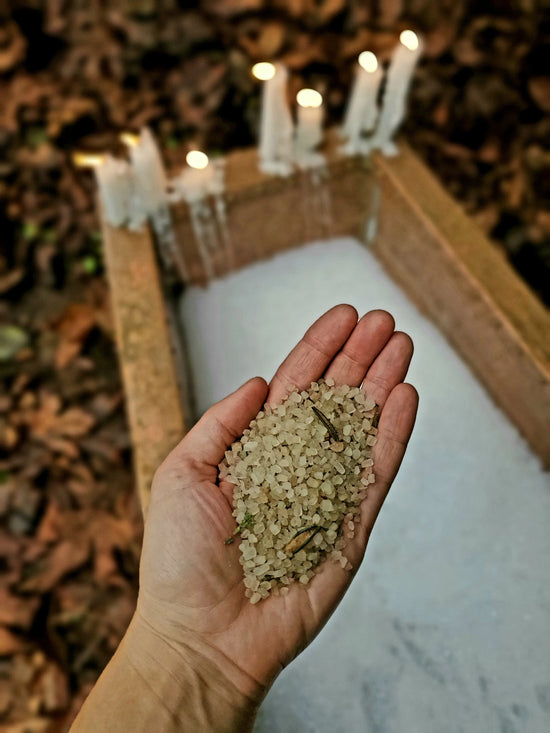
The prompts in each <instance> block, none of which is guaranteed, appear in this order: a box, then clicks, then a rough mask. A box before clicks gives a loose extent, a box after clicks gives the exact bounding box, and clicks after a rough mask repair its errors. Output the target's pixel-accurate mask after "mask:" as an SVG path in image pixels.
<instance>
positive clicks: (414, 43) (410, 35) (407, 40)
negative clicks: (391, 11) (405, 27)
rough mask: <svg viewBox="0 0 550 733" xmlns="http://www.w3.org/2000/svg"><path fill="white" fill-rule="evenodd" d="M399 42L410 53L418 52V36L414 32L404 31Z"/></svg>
mask: <svg viewBox="0 0 550 733" xmlns="http://www.w3.org/2000/svg"><path fill="white" fill-rule="evenodd" d="M399 40H400V41H401V43H402V44H403V45H404V46H405V48H408V49H409V51H416V49H417V48H418V43H419V41H418V36H417V35H416V33H415V32H414V31H403V32H402V33H401V35H400V36H399Z"/></svg>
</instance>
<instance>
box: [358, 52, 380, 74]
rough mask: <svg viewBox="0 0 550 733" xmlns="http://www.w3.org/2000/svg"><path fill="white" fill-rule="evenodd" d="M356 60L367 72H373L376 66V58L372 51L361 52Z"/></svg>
mask: <svg viewBox="0 0 550 733" xmlns="http://www.w3.org/2000/svg"><path fill="white" fill-rule="evenodd" d="M357 60H358V61H359V64H360V66H362V67H363V68H364V69H365V71H368V72H369V74H373V73H374V72H375V71H376V69H377V68H378V59H377V58H376V56H375V55H374V54H373V52H372V51H363V53H360V54H359V58H358V59H357Z"/></svg>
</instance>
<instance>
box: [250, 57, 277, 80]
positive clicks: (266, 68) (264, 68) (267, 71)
mask: <svg viewBox="0 0 550 733" xmlns="http://www.w3.org/2000/svg"><path fill="white" fill-rule="evenodd" d="M276 71H277V69H276V68H275V66H274V65H273V64H271V63H269V61H260V62H259V63H258V64H254V66H253V67H252V75H253V76H255V77H256V79H259V80H260V81H269V80H270V79H273V77H274V76H275V72H276Z"/></svg>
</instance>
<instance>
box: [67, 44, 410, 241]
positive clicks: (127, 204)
mask: <svg viewBox="0 0 550 733" xmlns="http://www.w3.org/2000/svg"><path fill="white" fill-rule="evenodd" d="M421 50H422V42H421V39H420V38H419V37H418V36H417V35H416V34H415V33H414V32H413V31H411V30H405V31H403V32H402V33H401V35H400V39H399V43H398V45H397V47H396V48H395V50H394V52H393V54H392V58H391V61H390V64H389V68H388V71H387V74H386V79H385V88H384V94H383V99H382V101H381V104H380V105H379V104H378V98H379V95H380V86H381V83H382V79H383V76H384V75H383V71H382V69H381V67H380V65H379V63H378V60H377V58H376V56H375V55H374V53H372V52H370V51H364V52H363V53H362V54H361V55H360V56H359V58H358V63H357V69H356V73H355V79H354V82H353V86H352V89H351V93H350V97H349V100H348V104H347V107H346V112H345V118H344V122H343V126H342V130H341V133H342V137H343V138H344V140H345V143H344V145H343V147H342V152H343V154H345V155H358V154H359V155H360V154H367V153H368V152H370V151H371V150H381V151H382V152H383V153H384V154H386V155H394V154H395V153H396V147H395V145H394V143H393V137H394V135H395V132H396V131H397V129H398V128H399V126H400V124H401V122H402V120H403V117H404V114H405V104H406V98H407V94H408V89H409V86H410V82H411V78H412V74H413V72H414V69H415V66H416V64H417V62H418V59H419V57H420V54H421ZM252 73H253V75H254V76H255V77H256V78H257V79H259V80H261V81H262V82H263V90H262V104H261V120H260V138H259V151H258V152H259V164H260V168H261V170H262V171H264V172H266V173H270V174H275V175H287V174H289V173H290V172H291V171H292V169H293V167H294V166H298V167H302V168H308V167H314V166H316V165H320V164H322V163H323V162H324V158H323V157H322V156H320V155H319V154H318V153H317V148H318V146H319V144H320V143H321V141H322V137H323V116H324V110H323V98H322V95H321V94H320V93H319V92H318V91H316V90H315V89H301V90H300V91H299V92H298V95H297V98H296V101H297V110H296V112H297V114H296V124H295V123H294V121H293V117H292V113H291V110H290V107H289V105H288V98H287V83H288V72H287V70H286V69H285V67H284V66H283V65H282V64H280V63H276V64H271V63H269V62H261V63H258V64H255V65H254V67H253V68H252ZM121 137H122V139H123V141H124V142H125V143H126V144H127V146H128V150H129V163H128V162H126V161H123V160H118V159H115V158H113V157H112V156H109V155H104V156H89V155H85V154H77V155H75V162H76V164H77V165H88V166H91V167H94V168H95V171H96V176H97V180H98V185H99V189H100V196H101V202H102V205H103V208H104V214H105V218H106V220H107V221H109V222H110V223H111V224H113V225H115V226H120V225H122V224H124V223H125V224H128V225H129V226H130V227H132V228H138V227H140V226H141V225H142V224H143V223H144V221H145V219H147V218H151V217H152V216H153V215H154V214H155V212H158V211H159V210H160V209H162V208H166V207H167V205H168V194H167V190H168V186H167V179H166V174H165V171H164V167H163V164H162V160H161V156H160V153H159V150H158V147H157V145H156V143H155V140H154V138H153V136H152V134H151V133H150V131H149V130H147V129H145V130H143V131H142V132H141V134H140V135H139V136H135V135H131V134H129V133H125V134H123V135H122V136H121ZM186 161H187V167H186V168H185V169H184V170H183V171H182V173H181V174H180V176H179V177H178V178H177V179H176V180H175V181H172V182H171V184H172V186H173V188H175V189H176V192H177V193H179V194H180V195H181V197H183V198H184V199H186V200H187V201H189V202H190V203H191V202H193V201H196V200H198V199H200V198H202V197H204V196H206V195H207V194H209V193H215V194H218V195H219V194H220V185H221V186H222V187H223V180H222V181H221V182H220V175H219V170H220V169H219V167H218V169H217V170H216V168H215V166H213V165H212V163H210V162H209V160H208V157H207V156H206V154H205V153H203V152H202V151H199V150H193V151H190V152H189V153H188V155H187V159H186Z"/></svg>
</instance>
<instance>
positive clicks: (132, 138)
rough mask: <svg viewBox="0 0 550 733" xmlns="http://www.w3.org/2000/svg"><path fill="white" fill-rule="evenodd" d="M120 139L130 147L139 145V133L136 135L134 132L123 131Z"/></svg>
mask: <svg viewBox="0 0 550 733" xmlns="http://www.w3.org/2000/svg"><path fill="white" fill-rule="evenodd" d="M119 139H120V140H121V142H123V143H124V145H127V146H128V147H129V148H137V146H138V145H139V135H136V134H135V133H133V132H121V133H120V135H119Z"/></svg>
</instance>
